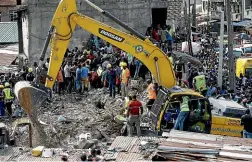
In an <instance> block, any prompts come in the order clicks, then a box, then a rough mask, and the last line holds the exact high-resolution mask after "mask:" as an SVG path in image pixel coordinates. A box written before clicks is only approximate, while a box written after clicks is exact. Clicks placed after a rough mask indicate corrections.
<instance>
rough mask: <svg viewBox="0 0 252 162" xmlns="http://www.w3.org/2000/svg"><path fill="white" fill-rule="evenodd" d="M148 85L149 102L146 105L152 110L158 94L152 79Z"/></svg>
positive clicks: (148, 81)
mask: <svg viewBox="0 0 252 162" xmlns="http://www.w3.org/2000/svg"><path fill="white" fill-rule="evenodd" d="M147 84H148V88H147V90H148V102H147V104H146V106H147V108H148V109H149V110H150V109H151V107H152V105H153V103H154V102H155V99H156V97H157V92H156V89H155V85H154V84H153V83H152V82H151V80H150V79H148V80H147Z"/></svg>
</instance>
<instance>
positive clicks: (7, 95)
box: [3, 82, 14, 117]
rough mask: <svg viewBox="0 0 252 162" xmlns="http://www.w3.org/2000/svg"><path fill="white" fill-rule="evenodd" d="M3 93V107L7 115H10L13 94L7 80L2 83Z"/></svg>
mask: <svg viewBox="0 0 252 162" xmlns="http://www.w3.org/2000/svg"><path fill="white" fill-rule="evenodd" d="M3 93H4V103H5V107H6V109H7V112H8V115H9V117H11V116H12V107H11V106H12V103H13V99H14V97H13V96H14V95H13V92H12V90H11V88H10V84H9V82H5V84H4V89H3Z"/></svg>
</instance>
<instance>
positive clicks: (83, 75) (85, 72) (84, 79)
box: [81, 63, 89, 93]
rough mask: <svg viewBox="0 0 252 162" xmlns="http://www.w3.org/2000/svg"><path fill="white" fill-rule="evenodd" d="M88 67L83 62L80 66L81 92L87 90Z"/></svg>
mask: <svg viewBox="0 0 252 162" xmlns="http://www.w3.org/2000/svg"><path fill="white" fill-rule="evenodd" d="M88 71H89V70H88V68H87V67H86V64H85V63H84V64H83V65H82V68H81V80H82V93H83V92H84V91H87V90H88Z"/></svg>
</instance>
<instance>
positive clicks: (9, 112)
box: [5, 102, 12, 116]
mask: <svg viewBox="0 0 252 162" xmlns="http://www.w3.org/2000/svg"><path fill="white" fill-rule="evenodd" d="M11 105H12V102H7V103H5V107H6V109H7V112H8V114H9V115H10V116H12V108H11Z"/></svg>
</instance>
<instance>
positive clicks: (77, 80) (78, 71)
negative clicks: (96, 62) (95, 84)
mask: <svg viewBox="0 0 252 162" xmlns="http://www.w3.org/2000/svg"><path fill="white" fill-rule="evenodd" d="M81 79H82V78H81V64H79V65H78V67H77V69H76V77H75V86H76V90H77V92H79V93H81V87H82V86H81V85H82V80H81Z"/></svg>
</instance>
